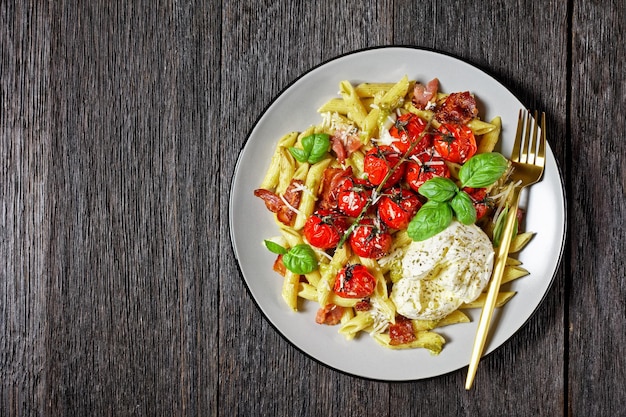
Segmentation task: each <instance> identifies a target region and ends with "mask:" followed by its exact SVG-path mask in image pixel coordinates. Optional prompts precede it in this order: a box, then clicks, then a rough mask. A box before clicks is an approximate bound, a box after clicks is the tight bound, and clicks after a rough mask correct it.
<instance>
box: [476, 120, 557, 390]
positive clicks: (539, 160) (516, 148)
mask: <svg viewBox="0 0 626 417" xmlns="http://www.w3.org/2000/svg"><path fill="white" fill-rule="evenodd" d="M537 116H538V114H537V111H535V112H534V117H533V115H531V114H530V111H527V112H525V111H523V110H520V112H519V118H518V123H517V132H516V135H515V143H514V145H513V153H512V154H511V163H512V165H513V170H512V173H511V176H510V179H511V181H513V183H519V185H518V186H516V187H514V189H513V194H512V199H511V206H510V208H509V211H508V213H507V217H506V222H505V224H504V229H503V231H502V237H501V240H500V245H499V247H498V253H497V257H496V262H495V266H494V268H493V274H492V276H491V282H490V284H489V290H488V292H487V298H486V300H485V306H484V307H483V311H482V313H481V315H480V320H479V321H478V330H477V331H476V339H475V340H474V349H473V351H472V356H471V359H470V363H469V369H468V373H467V379H466V381H465V389H467V390H469V389H470V388H471V387H472V384H473V382H474V377H475V376H476V370H477V368H478V362H479V361H480V358H481V356H482V354H483V349H484V347H485V341H486V339H487V335H488V334H489V326H490V324H491V318H492V316H493V310H494V307H495V304H496V296H497V295H498V292H499V291H500V283H501V282H502V273H503V272H504V266H505V263H506V259H507V257H508V253H509V245H510V244H511V237H512V234H513V229H514V225H515V218H516V216H517V207H518V204H519V196H520V192H521V191H522V189H523V188H525V187H528V186H529V185H532V184H534V183H536V182H537V181H539V180H540V179H541V175H542V174H543V168H544V166H545V161H546V129H545V127H546V115H545V113H541V135H540V136H539V133H538V123H539V122H538V118H537ZM538 137H539V140H538Z"/></svg>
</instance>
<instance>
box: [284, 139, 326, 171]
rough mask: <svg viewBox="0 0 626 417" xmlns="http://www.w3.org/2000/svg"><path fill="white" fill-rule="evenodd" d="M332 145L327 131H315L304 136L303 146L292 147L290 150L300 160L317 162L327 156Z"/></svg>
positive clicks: (311, 162)
mask: <svg viewBox="0 0 626 417" xmlns="http://www.w3.org/2000/svg"><path fill="white" fill-rule="evenodd" d="M329 147H330V136H329V135H327V134H326V133H315V134H313V135H308V136H305V137H303V138H302V148H296V147H293V146H292V147H291V148H289V152H290V153H291V154H292V155H293V157H294V158H296V159H297V160H298V162H302V163H304V162H308V163H309V164H315V163H317V162H319V161H321V160H322V159H324V157H325V156H326V152H328V148H329Z"/></svg>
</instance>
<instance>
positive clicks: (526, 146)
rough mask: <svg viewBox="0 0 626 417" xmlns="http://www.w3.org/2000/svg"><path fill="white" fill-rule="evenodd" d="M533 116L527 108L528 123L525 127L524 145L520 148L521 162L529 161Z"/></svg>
mask: <svg viewBox="0 0 626 417" xmlns="http://www.w3.org/2000/svg"><path fill="white" fill-rule="evenodd" d="M532 122H533V117H532V115H531V114H530V110H526V123H525V125H526V126H525V128H524V135H523V139H522V147H521V150H520V157H519V162H520V163H522V164H526V163H528V152H529V148H530V140H531V139H530V132H531V127H532Z"/></svg>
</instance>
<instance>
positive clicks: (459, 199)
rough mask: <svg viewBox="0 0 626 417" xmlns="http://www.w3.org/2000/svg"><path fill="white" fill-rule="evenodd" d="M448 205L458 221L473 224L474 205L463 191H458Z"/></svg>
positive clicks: (474, 219)
mask: <svg viewBox="0 0 626 417" xmlns="http://www.w3.org/2000/svg"><path fill="white" fill-rule="evenodd" d="M450 206H451V207H452V210H454V214H455V216H456V218H457V220H458V221H460V222H461V223H463V224H466V225H467V224H474V222H475V221H476V207H474V204H473V203H472V199H471V197H470V196H469V194H467V193H466V192H465V191H459V192H458V193H457V194H456V195H455V196H454V198H453V199H452V200H450Z"/></svg>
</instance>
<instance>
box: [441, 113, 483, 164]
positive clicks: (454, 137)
mask: <svg viewBox="0 0 626 417" xmlns="http://www.w3.org/2000/svg"><path fill="white" fill-rule="evenodd" d="M433 144H434V145H435V149H436V150H437V152H438V153H439V155H441V157H442V158H443V159H445V160H446V161H450V162H456V163H459V164H462V163H464V162H465V161H467V160H468V159H470V158H471V157H472V156H474V154H475V153H476V149H477V147H476V138H475V137H474V132H472V129H470V128H469V127H467V126H465V125H461V124H452V123H443V124H442V125H441V126H440V127H439V133H438V134H437V135H436V136H435V139H434V143H433Z"/></svg>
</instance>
